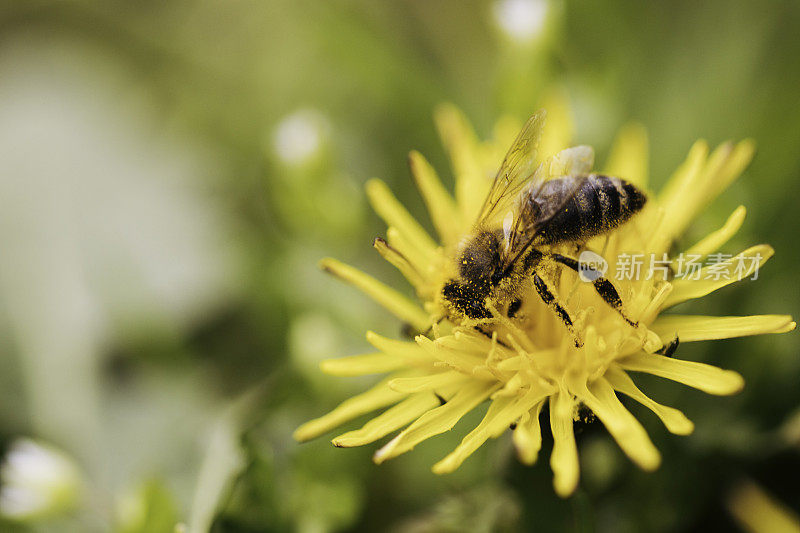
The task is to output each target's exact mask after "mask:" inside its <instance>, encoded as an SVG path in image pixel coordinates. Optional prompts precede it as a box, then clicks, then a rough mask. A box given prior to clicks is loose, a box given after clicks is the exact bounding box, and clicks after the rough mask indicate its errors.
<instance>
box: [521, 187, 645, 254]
mask: <svg viewBox="0 0 800 533" xmlns="http://www.w3.org/2000/svg"><path fill="white" fill-rule="evenodd" d="M529 201H531V202H533V203H534V204H536V207H535V209H534V212H536V213H538V218H539V220H540V221H541V222H539V223H540V224H541V225H540V226H538V227H537V231H536V233H537V236H538V242H540V243H541V244H557V243H560V242H567V241H585V240H587V239H590V238H592V237H595V236H597V235H602V234H603V233H606V232H608V231H610V230H612V229H614V228H616V227H617V226H619V225H621V224H623V223H625V222H626V221H627V220H628V219H630V218H631V217H632V216H633V215H634V214H636V213H637V212H638V211H640V210H641V209H642V207H644V204H645V202H646V201H647V199H646V197H645V195H644V193H642V192H641V191H640V190H639V189H637V188H636V187H635V186H634V185H632V184H631V183H628V182H627V181H625V180H623V179H620V178H614V177H610V176H601V175H598V174H591V175H589V176H566V177H563V178H558V179H554V180H550V181H547V182H545V183H544V184H543V185H542V187H541V190H539V191H538V192H537V193H536V197H535V198H531V199H530V200H529Z"/></svg>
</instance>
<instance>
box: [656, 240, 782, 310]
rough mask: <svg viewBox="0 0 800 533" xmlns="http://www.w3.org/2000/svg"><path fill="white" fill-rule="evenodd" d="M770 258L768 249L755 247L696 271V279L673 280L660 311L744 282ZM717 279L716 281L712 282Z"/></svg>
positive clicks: (762, 246)
mask: <svg viewBox="0 0 800 533" xmlns="http://www.w3.org/2000/svg"><path fill="white" fill-rule="evenodd" d="M774 254H775V251H774V250H773V249H772V247H771V246H769V245H767V244H759V245H758V246H753V247H751V248H748V249H747V250H745V251H744V252H742V253H740V254H738V255H736V256H734V257H732V258H730V259H728V260H726V261H721V262H719V263H712V264H708V265H706V266H704V267H703V268H701V269H700V274H699V276H698V277H699V278H700V279H688V278H676V279H675V280H674V281H673V282H672V292H671V293H670V295H669V296H668V297H667V299H666V300H665V301H664V306H663V309H666V308H668V307H672V306H673V305H677V304H679V303H682V302H685V301H686V300H691V299H694V298H700V297H703V296H705V295H707V294H710V293H712V292H714V291H715V290H717V289H721V288H722V287H725V286H726V285H730V284H731V283H735V282H737V281H740V280H744V279H747V278H749V277H750V276H751V275H752V274H753V273H754V272H755V271H756V270H757V269H760V268H761V267H762V266H763V265H764V263H766V262H767V261H768V260H769V258H770V257H772V256H773V255H774ZM737 269H739V270H737ZM717 273H718V274H719V275H717ZM717 277H718V278H719V279H714V278H717ZM706 278H709V279H706Z"/></svg>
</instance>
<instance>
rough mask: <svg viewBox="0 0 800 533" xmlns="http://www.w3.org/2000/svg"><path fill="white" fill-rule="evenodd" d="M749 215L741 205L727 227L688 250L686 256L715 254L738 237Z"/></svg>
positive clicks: (727, 222)
mask: <svg viewBox="0 0 800 533" xmlns="http://www.w3.org/2000/svg"><path fill="white" fill-rule="evenodd" d="M746 214H747V209H746V208H745V207H744V206H743V205H740V206H739V207H737V208H736V210H735V211H734V212H733V213H731V216H729V217H728V220H727V221H725V225H724V226H722V227H721V228H720V229H718V230H717V231H714V232H713V233H709V234H708V235H707V236H705V237H704V238H703V239H702V240H701V241H700V242H698V243H697V244H695V245H694V246H692V247H691V248H689V249H688V250H686V252H684V254H685V255H687V256H688V255H699V256H701V257H705V256H707V255H708V254H710V253H714V252H716V251H717V250H719V249H720V247H722V245H724V244H725V243H726V242H728V240H729V239H730V238H731V237H733V236H734V235H736V232H737V231H739V228H741V227H742V223H743V222H744V217H745V215H746Z"/></svg>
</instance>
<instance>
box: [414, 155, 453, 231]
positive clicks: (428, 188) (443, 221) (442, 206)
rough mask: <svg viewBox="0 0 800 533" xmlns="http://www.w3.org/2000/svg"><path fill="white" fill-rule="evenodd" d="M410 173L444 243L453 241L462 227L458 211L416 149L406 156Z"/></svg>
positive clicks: (434, 173) (432, 170) (436, 176)
mask: <svg viewBox="0 0 800 533" xmlns="http://www.w3.org/2000/svg"><path fill="white" fill-rule="evenodd" d="M408 161H409V164H410V165H411V173H412V174H413V175H414V179H415V180H416V182H417V188H418V189H419V192H420V193H421V194H422V198H423V199H424V200H425V205H426V206H427V207H428V213H430V215H431V220H432V221H433V225H434V227H435V228H436V231H437V232H438V233H439V236H440V237H441V239H442V242H443V243H445V244H451V243H455V242H456V240H458V238H459V236H460V234H461V232H462V230H463V228H462V227H461V220H460V213H459V212H458V208H457V207H456V204H455V201H453V197H452V196H450V193H449V192H447V190H446V189H445V188H444V185H442V181H441V180H440V179H439V176H438V175H437V174H436V171H435V170H434V169H433V167H432V166H431V165H430V163H428V161H427V160H426V159H425V158H424V157H423V156H422V154H420V153H419V152H417V151H412V152H411V153H410V154H409V156H408Z"/></svg>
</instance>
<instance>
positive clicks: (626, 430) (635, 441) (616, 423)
mask: <svg viewBox="0 0 800 533" xmlns="http://www.w3.org/2000/svg"><path fill="white" fill-rule="evenodd" d="M576 393H577V394H578V397H579V398H580V399H581V400H583V403H585V404H586V406H587V407H588V408H589V409H591V410H592V412H593V413H594V414H595V415H597V418H599V419H600V420H601V421H602V422H603V425H604V426H605V427H606V429H607V430H608V432H609V433H611V436H612V437H614V440H616V441H617V444H619V447H620V448H622V451H624V452H625V454H626V455H627V456H628V457H629V458H630V459H631V460H632V461H633V462H634V463H636V464H637V465H639V467H641V468H642V469H644V470H648V471H650V470H655V469H656V468H658V465H659V464H661V454H660V453H658V450H657V449H656V447H655V446H654V445H653V442H652V441H651V440H650V437H648V436H647V432H646V431H645V430H644V428H643V427H642V425H641V424H640V423H639V421H638V420H636V418H635V417H634V416H633V415H632V414H631V413H630V411H628V410H627V409H625V406H623V405H622V402H620V401H619V398H617V395H616V394H615V393H614V389H613V388H612V387H611V385H610V384H609V383H608V382H607V381H606V380H605V379H603V378H600V379H598V380H596V381H595V382H594V383H592V384H591V385H589V388H588V389H586V388H584V389H583V390H579V391H576Z"/></svg>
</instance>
